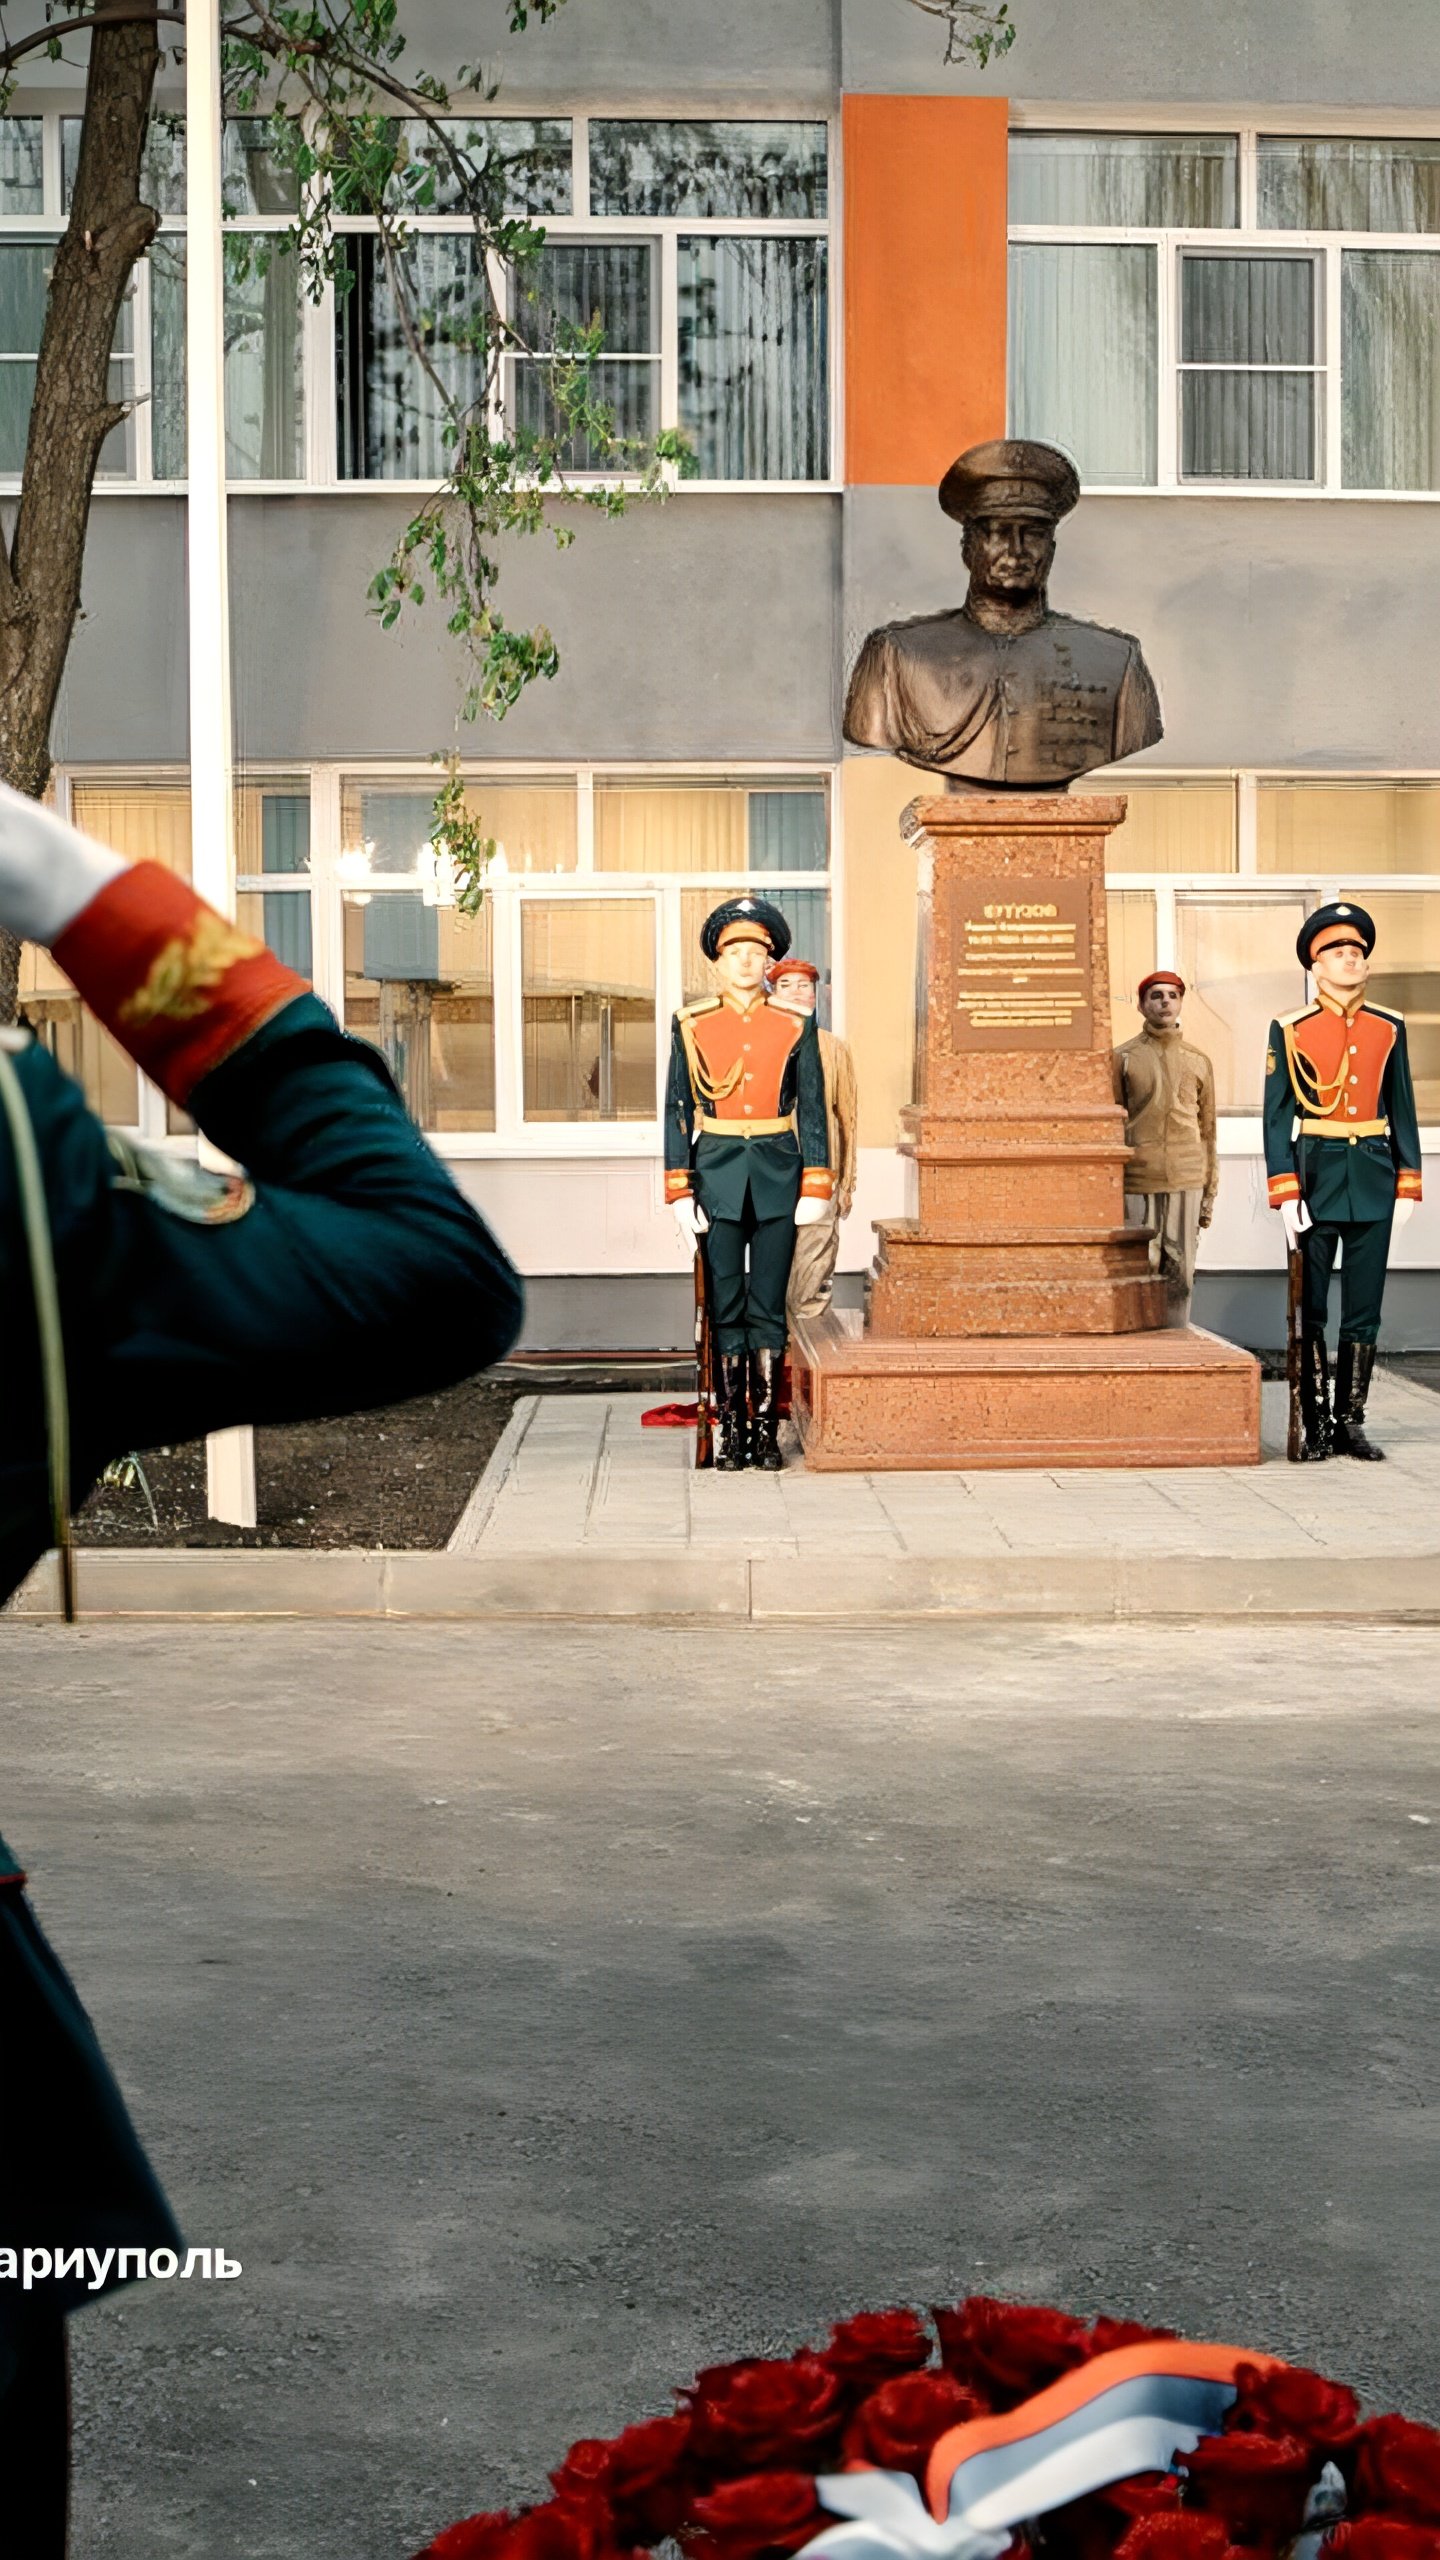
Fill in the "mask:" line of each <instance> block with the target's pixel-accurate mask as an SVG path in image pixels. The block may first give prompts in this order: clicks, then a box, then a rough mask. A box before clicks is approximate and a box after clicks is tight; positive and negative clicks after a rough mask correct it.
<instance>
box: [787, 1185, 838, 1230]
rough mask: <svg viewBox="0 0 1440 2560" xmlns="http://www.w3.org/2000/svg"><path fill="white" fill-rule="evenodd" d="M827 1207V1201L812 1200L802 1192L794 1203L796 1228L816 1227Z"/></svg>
mask: <svg viewBox="0 0 1440 2560" xmlns="http://www.w3.org/2000/svg"><path fill="white" fill-rule="evenodd" d="M829 1206H830V1203H829V1201H828V1200H812V1199H811V1198H810V1197H809V1195H808V1193H806V1192H802V1193H801V1195H800V1198H799V1199H798V1200H797V1201H796V1203H795V1224H796V1226H797V1227H818V1226H819V1224H820V1221H821V1219H822V1218H823V1217H824V1215H825V1212H826V1210H827V1209H828V1208H829Z"/></svg>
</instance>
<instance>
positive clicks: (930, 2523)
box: [798, 2338, 1276, 2560]
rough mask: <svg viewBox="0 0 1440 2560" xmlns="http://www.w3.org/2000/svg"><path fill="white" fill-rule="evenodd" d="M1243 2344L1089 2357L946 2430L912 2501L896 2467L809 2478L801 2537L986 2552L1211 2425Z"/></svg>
mask: <svg viewBox="0 0 1440 2560" xmlns="http://www.w3.org/2000/svg"><path fill="white" fill-rule="evenodd" d="M1275 2362H1276V2360H1275V2358H1274V2357H1273V2356H1258V2355H1254V2354H1252V2353H1251V2352H1250V2351H1249V2350H1248V2349H1246V2348H1244V2347H1221V2346H1206V2345H1195V2344H1192V2343H1191V2342H1190V2341H1188V2340H1186V2339H1183V2338H1175V2339H1169V2338H1166V2339H1156V2340H1152V2341H1148V2342H1147V2343H1146V2344H1145V2345H1143V2346H1138V2347H1117V2348H1116V2349H1115V2350H1114V2351H1113V2352H1112V2353H1111V2354H1109V2355H1102V2356H1094V2357H1092V2359H1091V2360H1090V2362H1089V2363H1088V2364H1084V2365H1081V2366H1079V2367H1078V2368H1077V2369H1076V2370H1075V2371H1074V2372H1073V2373H1067V2374H1063V2375H1062V2376H1061V2378H1060V2380H1059V2381H1058V2382H1052V2383H1051V2384H1050V2385H1049V2387H1048V2389H1046V2390H1044V2391H1038V2392H1037V2393H1036V2394H1035V2396H1034V2398H1033V2399H1031V2400H1026V2401H1024V2402H1022V2404H1021V2406H1020V2407H1019V2408H1018V2409H1011V2410H1008V2411H1007V2412H1006V2413H1005V2415H1004V2416H1003V2417H998V2418H975V2419H972V2420H971V2421H970V2422H969V2423H968V2424H967V2425H965V2426H962V2427H952V2428H950V2430H949V2431H948V2433H947V2434H945V2435H943V2436H942V2437H941V2438H940V2441H939V2443H938V2444H937V2445H936V2446H935V2449H934V2451H933V2452H932V2454H931V2456H930V2461H929V2464H928V2467H927V2470H926V2478H925V2490H926V2495H925V2497H924V2498H923V2499H922V2497H921V2494H920V2491H919V2489H918V2488H917V2487H916V2484H915V2482H914V2481H913V2480H912V2479H911V2478H910V2476H909V2474H908V2473H907V2472H897V2471H880V2470H869V2469H865V2468H861V2469H857V2470H854V2471H845V2472H840V2473H838V2474H832V2475H829V2476H826V2477H825V2478H822V2479H819V2480H817V2481H816V2484H815V2487H816V2494H817V2495H818V2497H819V2500H820V2503H821V2505H822V2506H823V2507H826V2508H828V2509H829V2511H830V2513H831V2514H832V2515H838V2516H844V2517H846V2518H848V2519H849V2521H848V2522H846V2523H844V2524H836V2525H827V2527H826V2529H825V2531H824V2532H823V2533H818V2534H816V2536H815V2537H814V2540H813V2541H811V2542H807V2543H806V2545H805V2547H804V2550H803V2551H802V2552H801V2553H799V2554H798V2560H811V2555H812V2554H819V2553H825V2554H827V2555H834V2560H999V2554H1000V2553H1001V2552H1002V2551H1004V2550H1005V2548H1006V2546H1007V2544H1008V2543H1009V2541H1010V2539H1011V2536H1012V2534H1013V2532H1014V2530H1015V2528H1016V2526H1017V2525H1020V2524H1023V2523H1024V2522H1025V2521H1026V2520H1027V2518H1029V2517H1031V2516H1040V2515H1045V2514H1047V2513H1048V2512H1049V2510H1050V2509H1051V2508H1053V2507H1064V2506H1068V2505H1069V2504H1070V2502H1071V2500H1072V2499H1074V2498H1083V2497H1087V2496H1088V2495H1089V2494H1090V2493H1091V2491H1092V2490H1096V2489H1105V2488H1109V2487H1110V2486H1111V2485H1112V2483H1113V2482H1115V2481H1117V2480H1128V2479H1131V2478H1132V2477H1133V2476H1134V2474H1135V2473H1136V2472H1140V2471H1168V2470H1169V2469H1170V2467H1171V2465H1172V2463H1173V2462H1174V2461H1175V2459H1176V2457H1177V2455H1178V2456H1183V2455H1185V2454H1187V2453H1190V2452H1192V2451H1193V2450H1194V2448H1195V2446H1196V2445H1197V2444H1198V2443H1199V2441H1200V2438H1201V2437H1202V2436H1206V2435H1215V2434H1217V2433H1218V2432H1219V2428H1220V2424H1221V2420H1222V2419H1223V2417H1224V2415H1225V2412H1226V2410H1227V2409H1228V2408H1229V2406H1230V2404H1231V2402H1232V2401H1233V2399H1234V2397H1235V2388H1236V2385H1235V2377H1236V2374H1237V2372H1238V2371H1239V2368H1240V2366H1241V2365H1242V2364H1248V2365H1256V2366H1258V2367H1259V2368H1260V2369H1261V2370H1262V2371H1266V2372H1268V2371H1271V2370H1273V2369H1274V2366H1275Z"/></svg>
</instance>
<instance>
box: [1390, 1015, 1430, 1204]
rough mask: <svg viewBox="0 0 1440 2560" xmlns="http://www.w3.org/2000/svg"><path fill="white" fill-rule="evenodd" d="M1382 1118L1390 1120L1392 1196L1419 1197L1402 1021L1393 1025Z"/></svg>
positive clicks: (1416, 1134)
mask: <svg viewBox="0 0 1440 2560" xmlns="http://www.w3.org/2000/svg"><path fill="white" fill-rule="evenodd" d="M1385 1085H1386V1105H1385V1112H1386V1118H1387V1119H1388V1120H1389V1123H1390V1153H1391V1155H1392V1156H1393V1157H1394V1159H1395V1198H1396V1200H1397V1202H1398V1201H1401V1200H1418V1199H1419V1197H1420V1182H1421V1157H1420V1115H1419V1113H1418V1112H1417V1110H1416V1108H1415V1085H1414V1081H1413V1079H1412V1077H1411V1074H1410V1045H1409V1042H1408V1041H1407V1039H1406V1037H1405V1025H1404V1023H1403V1022H1397V1023H1396V1025H1395V1046H1394V1048H1393V1049H1392V1050H1391V1052H1390V1061H1389V1064H1388V1066H1387V1068H1386V1070H1385Z"/></svg>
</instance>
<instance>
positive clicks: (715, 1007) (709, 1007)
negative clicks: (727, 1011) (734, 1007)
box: [675, 996, 720, 1022]
mask: <svg viewBox="0 0 1440 2560" xmlns="http://www.w3.org/2000/svg"><path fill="white" fill-rule="evenodd" d="M719 1010H720V998H719V997H718V996H697V997H696V999H695V1002H694V1003H693V1004H682V1006H681V1007H680V1010H679V1012H678V1013H677V1015H676V1017H675V1019H676V1021H677V1022H693V1021H694V1019H695V1016H696V1014H697V1013H718V1012H719Z"/></svg>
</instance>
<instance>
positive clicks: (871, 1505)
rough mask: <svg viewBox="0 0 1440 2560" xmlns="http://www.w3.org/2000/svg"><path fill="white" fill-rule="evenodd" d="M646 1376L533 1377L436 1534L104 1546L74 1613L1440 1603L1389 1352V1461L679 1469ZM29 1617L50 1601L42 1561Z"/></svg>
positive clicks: (1428, 1497) (1432, 1412) (1419, 1416)
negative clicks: (650, 1422)
mask: <svg viewBox="0 0 1440 2560" xmlns="http://www.w3.org/2000/svg"><path fill="white" fill-rule="evenodd" d="M654 1402H655V1399H654V1397H653V1396H650V1397H646V1396H642V1395H608V1396H607V1395H596V1394H590V1395H574V1396H563V1395H547V1396H539V1397H537V1396H528V1397H524V1398H522V1399H521V1401H520V1403H519V1404H518V1405H517V1406H516V1409H515V1412H514V1414H513V1415H512V1417H511V1420H510V1423H509V1425H508V1426H507V1428H506V1431H505V1433H504V1436H503V1438H502V1440H501V1442H500V1444H499V1446H498V1447H497V1449H496V1450H495V1453H494V1456H493V1458H492V1460H491V1462H490V1465H489V1466H488V1467H487V1469H486V1471H485V1474H484V1476H483V1478H482V1479H481V1481H480V1483H479V1484H478V1485H477V1487H476V1490H475V1493H474V1495H473V1497H472V1499H471V1501H470V1503H469V1504H468V1505H467V1508H466V1510H465V1513H464V1514H463V1516H462V1517H461V1519H460V1521H459V1523H458V1525H457V1527H456V1530H455V1532H454V1535H453V1537H452V1539H451V1541H450V1548H449V1552H448V1553H434V1552H428V1553H427V1552H425V1551H422V1550H412V1551H409V1552H393V1551H392V1552H390V1553H385V1554H381V1553H374V1552H371V1553H362V1552H360V1551H347V1550H334V1551H331V1552H328V1553H316V1552H314V1551H307V1550H304V1549H291V1550H289V1551H284V1550H275V1549H271V1550H269V1551H266V1550H261V1551H259V1552H258V1553H257V1552H246V1551H244V1550H240V1549H235V1550H230V1551H226V1550H224V1549H218V1548H213V1547H210V1548H204V1549H195V1550H188V1551H187V1550H184V1549H179V1550H177V1549H166V1548H163V1547H159V1548H157V1547H151V1548H149V1549H148V1550H147V1549H139V1548H137V1549H133V1550H128V1551H127V1550H123V1549H119V1548H101V1549H98V1550H96V1549H92V1550H88V1551H86V1553H85V1554H84V1556H83V1558H82V1562H81V1568H80V1598H81V1606H82V1610H83V1611H84V1612H86V1613H87V1614H89V1613H96V1614H99V1615H101V1616H105V1615H107V1614H112V1613H113V1614H119V1615H126V1614H132V1613H133V1614H136V1615H147V1614H148V1615H156V1614H159V1615H163V1614H166V1613H168V1612H175V1613H179V1614H183V1615H191V1616H196V1617H200V1616H204V1615H205V1614H207V1613H211V1612H230V1613H235V1614H248V1615H255V1616H291V1617H296V1616H298V1617H322V1616H325V1617H386V1616H389V1617H401V1618H404V1617H422V1618H423V1617H455V1618H470V1619H490V1620H494V1619H499V1618H507V1617H509V1618H515V1617H523V1618H532V1617H533V1618H557V1617H568V1618H591V1617H593V1618H601V1619H603V1618H633V1619H642V1620H646V1619H655V1618H659V1617H664V1618H670V1619H675V1620H679V1621H687V1620H688V1621H690V1622H693V1623H714V1622H716V1621H730V1622H734V1621H736V1620H745V1619H749V1620H751V1621H755V1622H760V1621H764V1622H775V1621H784V1620H787V1619H794V1618H803V1619H808V1620H811V1621H823V1622H826V1623H830V1622H833V1621H834V1620H835V1619H837V1618H877V1619H892V1620H905V1619H913V1618H923V1617H954V1618H973V1617H975V1616H977V1615H1000V1616H1008V1617H1011V1618H1022V1619H1037V1618H1039V1619H1043V1618H1052V1617H1085V1618H1100V1619H1106V1618H1109V1619H1116V1618H1136V1619H1145V1618H1162V1619H1166V1618H1174V1617H1185V1616H1187V1615H1189V1614H1191V1613H1195V1612H1203V1613H1204V1614H1206V1615H1207V1616H1211V1617H1214V1616H1223V1615H1232V1616H1249V1617H1254V1616H1257V1615H1258V1616H1269V1617H1277V1616H1278V1617H1304V1616H1307V1615H1308V1616H1315V1615H1319V1616H1357V1617H1364V1618H1372V1619H1373V1618H1377V1617H1386V1618H1413V1619H1434V1620H1437V1621H1440V1396H1437V1395H1436V1394H1434V1393H1433V1392H1432V1391H1431V1389H1430V1388H1428V1387H1424V1386H1420V1385H1417V1384H1415V1383H1413V1382H1412V1381H1410V1380H1408V1379H1406V1378H1403V1377H1400V1376H1399V1375H1397V1374H1396V1373H1395V1371H1393V1370H1386V1371H1382V1372H1381V1373H1380V1375H1379V1376H1378V1378H1377V1381H1376V1384H1375V1390H1374V1394H1373V1396H1372V1399H1371V1406H1370V1416H1369V1419H1370V1424H1371V1428H1372V1429H1373V1431H1374V1433H1375V1436H1376V1438H1377V1440H1378V1441H1379V1442H1380V1444H1381V1446H1382V1447H1383V1448H1384V1449H1385V1450H1386V1452H1387V1462H1386V1464H1385V1465H1384V1466H1376V1467H1371V1466H1357V1465H1355V1464H1354V1463H1353V1462H1351V1461H1348V1460H1347V1461H1345V1462H1343V1463H1339V1462H1337V1463H1336V1464H1334V1465H1332V1466H1325V1467H1291V1466H1287V1465H1286V1464H1285V1459H1284V1441H1285V1413H1286V1404H1285V1391H1284V1389H1283V1387H1266V1388H1265V1390H1264V1393H1263V1399H1262V1404H1263V1423H1262V1441H1263V1463H1262V1464H1261V1465H1259V1466H1251V1467H1167V1466H1166V1464H1165V1462H1164V1461H1165V1450H1164V1448H1163V1446H1158V1447H1157V1449H1156V1451H1155V1463H1154V1465H1153V1466H1151V1467H1147V1468H1105V1467H1091V1468H1053V1469H1043V1468H1037V1469H989V1470H978V1471H976V1472H974V1473H967V1472H963V1471H962V1472H959V1473H955V1474H940V1473H924V1472H920V1473H914V1474H911V1473H904V1472H894V1473H876V1474H873V1475H812V1474H810V1473H809V1472H808V1471H807V1469H806V1468H805V1466H804V1464H803V1462H802V1461H801V1459H800V1457H799V1453H798V1450H796V1449H795V1448H794V1447H793V1445H792V1446H791V1448H790V1450H789V1452H788V1459H787V1464H786V1466H785V1468H784V1470H783V1472H782V1473H781V1474H779V1475H755V1474H750V1473H749V1472H746V1473H744V1474H742V1475H735V1476H731V1475H723V1476H722V1475H717V1474H714V1473H706V1474H697V1473H696V1471H695V1466H694V1437H693V1433H692V1432H691V1431H689V1430H647V1429H644V1428H642V1425H641V1415H642V1413H643V1412H644V1411H645V1409H646V1407H647V1405H653V1404H654ZM18 1605H19V1609H20V1610H21V1612H23V1613H28V1614H38V1613H44V1612H53V1610H54V1608H55V1606H56V1580H55V1572H54V1567H53V1564H51V1563H47V1564H44V1565H41V1566H39V1567H37V1569H36V1571H35V1573H34V1574H32V1576H31V1577H30V1581H29V1583H28V1585H27V1587H26V1589H25V1591H24V1592H23V1593H22V1594H21V1597H20V1601H19V1604H18Z"/></svg>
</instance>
